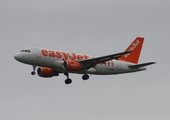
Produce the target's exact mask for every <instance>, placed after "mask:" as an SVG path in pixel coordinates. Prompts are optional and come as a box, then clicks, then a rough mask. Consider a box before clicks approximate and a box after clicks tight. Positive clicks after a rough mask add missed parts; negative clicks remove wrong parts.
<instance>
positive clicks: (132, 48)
mask: <svg viewBox="0 0 170 120" xmlns="http://www.w3.org/2000/svg"><path fill="white" fill-rule="evenodd" d="M139 44H140V41H139V40H136V42H134V43H132V46H131V47H130V49H129V50H128V51H133V50H135V48H136V47H137V46H138V45H139ZM129 55H130V53H129V54H125V55H124V57H125V58H127V57H128V56H129Z"/></svg>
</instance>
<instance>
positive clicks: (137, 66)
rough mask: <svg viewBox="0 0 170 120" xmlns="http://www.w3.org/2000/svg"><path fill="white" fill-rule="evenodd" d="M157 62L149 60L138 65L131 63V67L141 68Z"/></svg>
mask: <svg viewBox="0 0 170 120" xmlns="http://www.w3.org/2000/svg"><path fill="white" fill-rule="evenodd" d="M155 63H156V62H148V63H142V64H137V65H130V66H129V68H131V69H135V68H140V67H144V66H148V65H152V64H155Z"/></svg>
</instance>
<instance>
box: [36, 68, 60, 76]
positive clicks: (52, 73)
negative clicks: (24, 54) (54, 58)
mask: <svg viewBox="0 0 170 120" xmlns="http://www.w3.org/2000/svg"><path fill="white" fill-rule="evenodd" d="M37 74H38V75H39V76H40V77H53V76H58V75H59V73H57V72H55V71H54V70H53V69H51V68H47V67H39V68H38V69H37Z"/></svg>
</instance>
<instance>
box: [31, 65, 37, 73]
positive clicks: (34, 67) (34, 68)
mask: <svg viewBox="0 0 170 120" xmlns="http://www.w3.org/2000/svg"><path fill="white" fill-rule="evenodd" d="M35 70H36V66H35V65H33V71H32V72H31V75H35V74H36V73H35Z"/></svg>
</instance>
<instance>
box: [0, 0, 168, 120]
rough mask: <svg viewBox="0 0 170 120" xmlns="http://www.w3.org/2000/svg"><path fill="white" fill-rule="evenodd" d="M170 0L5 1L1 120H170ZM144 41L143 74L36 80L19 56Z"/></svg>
mask: <svg viewBox="0 0 170 120" xmlns="http://www.w3.org/2000/svg"><path fill="white" fill-rule="evenodd" d="M169 11H170V1H168V0H161V1H160V0H149V1H148V0H142V1H136V0H126V1H125V0H122V1H120V0H62V1H59V0H48V1H47V0H1V1H0V54H1V60H0V61H1V67H0V71H1V75H0V119H1V120H11V119H12V120H56V119H57V120H113V119H114V120H160V119H161V120H169V119H170V87H169V86H170V79H169V78H170V77H169V67H170V66H169V61H170V57H169V53H170V49H169V45H170V40H169V39H170V38H169V35H170V32H169V31H170V23H169V21H170V14H169ZM137 36H142V37H145V42H144V46H143V50H142V53H141V56H140V60H139V62H140V63H142V62H150V61H156V62H157V64H155V65H152V66H148V68H147V70H146V71H144V72H138V73H131V74H124V75H110V76H95V75H92V76H90V79H89V80H88V81H83V80H81V75H75V74H71V75H70V77H71V78H72V80H73V83H72V84H71V85H65V84H64V80H65V79H66V77H65V76H64V75H63V74H61V75H60V76H58V77H53V78H49V79H45V78H40V77H38V76H37V75H36V76H31V74H30V73H31V71H32V66H29V65H24V64H21V63H19V62H17V61H16V60H15V59H14V58H13V56H14V54H15V53H17V52H18V51H20V50H21V49H23V48H26V47H35V46H39V47H44V48H50V49H55V50H62V51H73V52H78V53H85V54H89V55H97V56H102V55H106V54H112V53H116V52H122V51H124V50H125V49H126V47H127V46H128V45H129V44H130V43H131V42H132V41H133V40H134V39H135V38H136V37H137Z"/></svg>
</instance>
